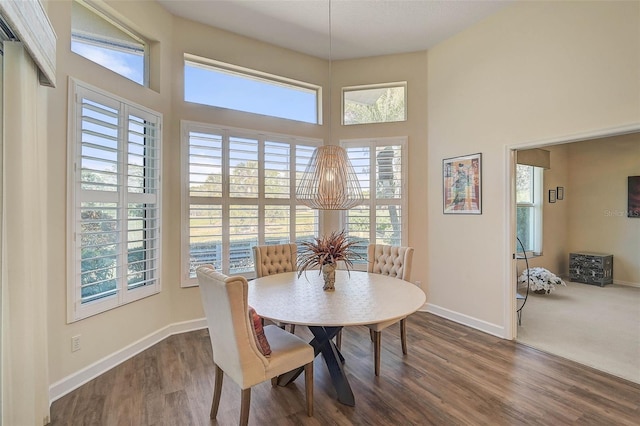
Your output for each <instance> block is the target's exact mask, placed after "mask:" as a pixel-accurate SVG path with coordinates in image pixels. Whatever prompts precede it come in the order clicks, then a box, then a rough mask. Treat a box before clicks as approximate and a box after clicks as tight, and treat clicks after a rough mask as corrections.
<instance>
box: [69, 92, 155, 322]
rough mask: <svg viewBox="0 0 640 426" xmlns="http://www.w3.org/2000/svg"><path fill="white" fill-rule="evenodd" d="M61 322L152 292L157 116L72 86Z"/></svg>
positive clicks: (138, 107)
mask: <svg viewBox="0 0 640 426" xmlns="http://www.w3.org/2000/svg"><path fill="white" fill-rule="evenodd" d="M71 92H72V99H74V103H73V104H72V105H71V111H70V116H71V117H72V122H71V124H70V126H71V128H70V129H69V134H70V135H71V137H70V146H69V160H70V164H73V167H72V168H71V171H70V179H69V200H70V203H71V204H70V211H71V212H72V213H71V215H70V229H71V232H70V241H69V244H68V246H69V248H70V253H69V258H70V259H71V265H70V267H69V273H70V275H71V276H70V279H69V280H68V281H69V286H70V287H69V301H70V303H69V318H70V321H74V320H78V319H81V318H85V317H87V316H90V315H94V314H97V313H99V312H103V311H105V310H107V309H111V308H114V307H116V306H120V305H122V304H125V303H129V302H132V301H134V300H138V299H140V298H143V297H146V296H149V295H152V294H155V293H158V292H159V291H160V282H159V277H160V264H159V261H160V186H159V182H160V142H161V134H160V132H161V123H162V118H161V116H160V114H158V113H155V112H153V111H150V110H148V109H145V108H143V107H140V106H136V105H133V104H131V103H129V102H127V101H125V100H123V99H119V98H116V97H114V96H111V95H109V94H106V93H104V92H101V91H98V90H97V89H93V88H90V87H89V86H86V85H84V83H80V82H76V81H72V84H71Z"/></svg>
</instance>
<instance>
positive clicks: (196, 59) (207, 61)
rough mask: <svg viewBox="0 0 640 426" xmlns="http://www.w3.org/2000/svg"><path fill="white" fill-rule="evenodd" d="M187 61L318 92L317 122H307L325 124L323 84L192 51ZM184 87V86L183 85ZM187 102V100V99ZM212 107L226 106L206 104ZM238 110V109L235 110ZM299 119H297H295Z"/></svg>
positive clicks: (186, 54)
mask: <svg viewBox="0 0 640 426" xmlns="http://www.w3.org/2000/svg"><path fill="white" fill-rule="evenodd" d="M187 62H190V63H192V64H194V65H196V66H200V67H202V68H204V69H210V68H214V69H218V70H220V71H224V72H227V73H230V74H235V75H238V76H240V77H243V78H247V79H254V80H256V81H264V82H268V83H270V84H279V85H281V86H286V87H291V86H293V87H296V88H298V89H304V90H309V91H310V92H315V93H316V123H307V122H304V123H307V124H318V125H322V124H323V122H322V121H323V116H322V86H318V85H315V84H310V83H306V82H304V81H300V80H294V79H292V78H287V77H283V76H280V75H276V74H270V73H267V72H263V71H258V70H254V69H251V68H245V67H241V66H239V65H234V64H229V63H227V62H222V61H216V60H215V59H211V58H205V57H203V56H197V55H193V54H190V53H185V54H184V61H183V66H184V65H186V63H187ZM183 88H184V87H183ZM184 97H186V93H183V100H184ZM185 102H186V101H185ZM205 106H209V107H212V108H224V107H216V106H212V105H205ZM234 111H236V110H234ZM242 112H245V111H242ZM247 114H255V113H252V112H247ZM269 117H273V118H278V119H282V120H292V119H290V118H283V117H277V116H269ZM293 121H297V120H293Z"/></svg>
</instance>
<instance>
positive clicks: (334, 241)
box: [298, 230, 362, 277]
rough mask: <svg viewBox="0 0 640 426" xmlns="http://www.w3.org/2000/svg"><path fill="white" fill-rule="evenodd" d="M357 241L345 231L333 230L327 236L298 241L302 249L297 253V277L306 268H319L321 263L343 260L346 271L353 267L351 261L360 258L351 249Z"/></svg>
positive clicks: (329, 263) (328, 263)
mask: <svg viewBox="0 0 640 426" xmlns="http://www.w3.org/2000/svg"><path fill="white" fill-rule="evenodd" d="M357 244H358V241H356V240H353V239H352V238H351V237H349V236H348V235H347V233H346V231H344V230H342V231H340V232H337V231H334V232H332V233H331V234H330V235H329V236H326V235H325V236H323V237H319V238H314V239H313V241H303V242H301V243H300V245H301V246H302V251H301V252H300V254H299V255H298V277H299V276H300V275H302V273H303V272H304V271H306V270H307V269H313V268H316V267H317V268H321V267H322V265H331V264H335V263H337V262H338V261H343V262H344V264H345V266H346V268H347V271H348V270H349V268H351V267H353V261H354V260H357V259H361V258H362V256H360V255H359V254H358V253H356V252H355V251H354V250H353V249H354V247H355V246H357Z"/></svg>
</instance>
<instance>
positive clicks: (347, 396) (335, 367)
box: [278, 326, 356, 407]
mask: <svg viewBox="0 0 640 426" xmlns="http://www.w3.org/2000/svg"><path fill="white" fill-rule="evenodd" d="M341 329H342V327H317V326H309V330H310V331H311V333H313V340H311V342H309V344H310V345H311V346H313V350H314V352H315V354H316V356H318V354H320V353H321V354H322V358H324V362H325V364H326V365H327V368H328V369H329V375H330V376H331V382H332V383H333V386H334V387H335V389H336V393H337V394H338V401H340V402H341V403H342V404H344V405H349V406H351V407H353V406H354V405H355V404H356V401H355V398H354V396H353V391H352V390H351V386H350V385H349V381H348V380H347V376H346V374H345V372H344V368H343V366H342V364H344V357H343V356H342V354H341V353H340V351H339V350H338V348H337V347H336V345H335V344H334V343H333V338H334V337H335V336H336V334H338V331H340V330H341ZM303 370H304V369H303V368H302V367H301V368H298V369H296V370H292V371H290V372H288V373H285V374H283V375H281V376H280V377H278V384H279V385H280V386H286V385H288V384H289V383H291V382H292V381H294V380H295V379H296V378H297V377H298V376H299V375H300V373H302V371H303Z"/></svg>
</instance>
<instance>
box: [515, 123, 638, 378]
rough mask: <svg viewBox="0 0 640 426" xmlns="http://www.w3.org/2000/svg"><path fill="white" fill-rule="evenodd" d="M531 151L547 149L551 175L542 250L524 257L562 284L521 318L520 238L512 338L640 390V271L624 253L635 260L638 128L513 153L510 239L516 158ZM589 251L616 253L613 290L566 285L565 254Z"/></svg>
mask: <svg viewBox="0 0 640 426" xmlns="http://www.w3.org/2000/svg"><path fill="white" fill-rule="evenodd" d="M531 148H541V149H543V150H549V151H550V154H551V167H550V169H549V170H545V172H544V177H543V181H542V185H543V188H542V190H543V191H542V193H543V210H542V212H543V213H542V246H541V250H540V253H539V254H533V256H531V257H530V258H529V259H528V263H529V267H530V268H534V267H543V268H545V269H547V270H549V271H551V272H552V273H554V274H556V275H558V276H559V277H560V278H561V279H562V280H563V281H564V283H565V284H566V285H557V286H556V289H555V290H554V291H552V292H551V293H548V294H540V295H539V294H532V292H530V293H529V295H528V298H527V301H526V303H525V305H524V307H522V309H521V310H520V313H519V314H518V312H517V310H518V308H519V307H521V306H522V301H519V300H517V296H516V292H517V277H518V276H519V275H521V274H522V273H523V271H524V269H525V266H524V265H523V262H522V261H520V260H517V259H516V254H517V253H518V251H517V250H516V244H517V241H516V240H515V238H514V241H513V242H511V245H510V247H511V253H510V254H511V256H512V257H513V258H514V261H513V262H511V265H510V269H511V270H510V277H512V278H511V282H510V283H509V287H510V293H511V298H510V303H509V305H511V311H510V316H511V324H512V327H513V329H512V331H513V338H514V339H516V340H517V341H518V342H520V343H522V344H525V345H528V346H532V347H534V348H536V349H540V350H543V351H545V352H549V353H553V354H555V355H559V356H562V357H564V358H568V359H571V360H574V361H577V362H580V363H582V364H585V365H589V366H591V367H594V368H596V369H599V370H602V371H605V372H608V373H611V374H614V375H616V376H619V377H623V378H625V379H628V380H632V381H635V382H638V383H640V361H639V360H638V356H637V355H638V353H637V348H638V347H640V336H638V334H637V330H636V331H635V332H634V330H633V328H634V327H633V326H632V325H631V324H638V323H639V322H640V312H639V311H638V310H637V306H639V305H640V278H638V274H640V264H638V263H633V260H632V261H629V259H630V257H629V256H633V255H631V254H629V255H627V253H630V252H635V253H637V249H638V246H637V244H638V243H637V241H640V239H638V238H640V226H638V225H640V223H636V221H638V219H634V218H627V217H626V216H627V215H626V194H627V186H626V182H627V176H628V175H629V176H631V175H633V174H640V169H639V167H640V124H638V125H634V126H628V127H625V128H619V129H610V130H608V131H603V132H599V133H593V134H588V135H581V136H577V137H572V138H566V139H559V140H555V141H546V142H541V143H539V144H527V145H526V146H511V147H509V154H510V155H509V158H510V162H509V167H510V170H509V176H511V178H510V180H511V183H510V191H509V193H510V195H509V198H510V199H509V203H508V205H509V207H508V209H509V217H510V218H511V219H510V225H509V233H508V235H517V233H518V228H517V226H516V224H517V222H518V220H517V200H516V186H517V185H516V173H515V170H516V160H515V153H516V151H518V150H522V149H531ZM558 194H560V195H558ZM638 222H640V221H638ZM634 232H635V233H638V235H635V234H634ZM634 236H635V237H634ZM634 238H635V240H634ZM634 241H635V245H636V248H635V250H634V249H633V247H631V245H633V244H634ZM583 250H584V251H593V252H605V253H607V252H613V254H614V265H615V258H616V254H617V257H618V260H619V262H618V263H619V266H620V271H619V273H618V274H617V275H616V274H615V272H614V284H613V285H606V286H604V287H599V286H593V285H589V284H584V283H579V282H572V281H571V280H570V279H569V254H570V253H571V252H574V251H583ZM635 257H636V258H637V255H636V256H635ZM629 268H635V269H636V271H635V272H631V273H629V272H628V271H626V270H625V269H629ZM614 271H615V267H614ZM519 315H521V323H520V324H519V322H518V317H519ZM625 324H626V325H627V326H625Z"/></svg>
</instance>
